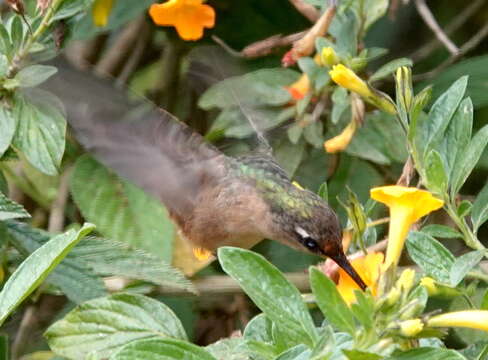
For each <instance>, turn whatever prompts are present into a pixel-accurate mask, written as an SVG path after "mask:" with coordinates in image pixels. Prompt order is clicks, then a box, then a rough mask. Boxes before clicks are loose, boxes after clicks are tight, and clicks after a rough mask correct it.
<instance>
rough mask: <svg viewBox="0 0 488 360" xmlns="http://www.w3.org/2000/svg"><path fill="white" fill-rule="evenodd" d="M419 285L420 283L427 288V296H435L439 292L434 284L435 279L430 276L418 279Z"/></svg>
mask: <svg viewBox="0 0 488 360" xmlns="http://www.w3.org/2000/svg"><path fill="white" fill-rule="evenodd" d="M420 285H422V286H423V287H424V288H425V290H427V293H428V294H429V296H435V295H437V294H438V293H439V289H438V288H437V286H436V284H435V280H434V279H432V278H431V277H428V276H426V277H423V278H422V279H421V280H420Z"/></svg>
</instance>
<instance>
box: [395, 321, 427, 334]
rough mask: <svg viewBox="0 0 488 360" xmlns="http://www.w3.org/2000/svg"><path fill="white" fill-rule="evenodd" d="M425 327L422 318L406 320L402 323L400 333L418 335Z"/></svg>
mask: <svg viewBox="0 0 488 360" xmlns="http://www.w3.org/2000/svg"><path fill="white" fill-rule="evenodd" d="M423 329H424V324H423V322H422V320H420V319H411V320H405V321H402V322H401V323H400V333H401V334H402V335H403V336H406V337H412V336H415V335H417V334H418V333H419V332H421V331H422V330H423Z"/></svg>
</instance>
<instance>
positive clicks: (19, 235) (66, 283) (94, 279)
mask: <svg viewBox="0 0 488 360" xmlns="http://www.w3.org/2000/svg"><path fill="white" fill-rule="evenodd" d="M7 231H8V234H9V235H10V242H11V243H12V244H13V245H14V246H15V248H16V249H17V250H18V251H19V252H20V253H21V254H23V255H25V256H28V255H29V254H31V253H33V252H34V251H36V250H37V249H38V248H40V247H41V246H43V245H44V244H46V243H48V242H49V239H50V238H51V237H52V236H51V235H50V234H49V233H47V232H45V231H42V230H39V229H35V228H32V227H31V226H29V225H27V224H23V223H20V222H14V221H10V222H8V223H7ZM84 241H85V239H84V240H82V241H80V243H78V244H77V246H76V247H78V246H80V244H81V243H83V242H84ZM76 247H75V248H73V249H72V250H71V251H70V253H69V254H68V255H67V256H66V257H65V258H64V259H63V261H61V263H60V264H59V265H58V266H56V268H55V269H54V270H53V271H52V272H51V274H50V275H49V276H48V277H47V279H46V280H45V281H46V283H48V284H50V285H52V286H54V287H55V288H59V289H60V290H61V291H62V292H63V293H64V294H65V295H66V296H67V297H68V299H70V300H71V301H73V302H74V303H76V304H78V303H81V302H83V301H86V300H91V299H94V298H97V297H101V296H105V295H107V291H106V289H105V284H104V283H103V281H102V279H101V278H100V277H98V276H97V274H95V273H94V271H93V270H92V269H91V268H90V266H89V265H88V264H87V263H86V262H85V261H83V259H80V258H78V257H77V256H76V254H75V249H76Z"/></svg>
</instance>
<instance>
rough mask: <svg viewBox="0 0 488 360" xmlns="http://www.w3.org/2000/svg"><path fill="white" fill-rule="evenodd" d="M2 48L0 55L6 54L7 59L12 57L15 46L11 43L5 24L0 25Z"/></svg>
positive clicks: (0, 43) (0, 44)
mask: <svg viewBox="0 0 488 360" xmlns="http://www.w3.org/2000/svg"><path fill="white" fill-rule="evenodd" d="M0 48H1V49H2V51H0V53H2V54H5V55H6V57H7V59H9V58H10V57H11V56H12V51H13V46H12V43H11V42H10V36H9V34H8V31H7V29H6V28H5V26H3V24H1V23H0Z"/></svg>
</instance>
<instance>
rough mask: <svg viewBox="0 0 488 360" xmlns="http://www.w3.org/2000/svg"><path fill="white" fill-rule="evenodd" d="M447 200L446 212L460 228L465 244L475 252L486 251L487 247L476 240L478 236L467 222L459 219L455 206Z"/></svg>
mask: <svg viewBox="0 0 488 360" xmlns="http://www.w3.org/2000/svg"><path fill="white" fill-rule="evenodd" d="M446 196H447V195H446ZM446 200H447V201H446V212H447V213H448V215H449V216H450V217H451V219H452V221H454V223H455V224H456V226H457V227H458V228H459V230H460V231H461V233H462V234H463V237H464V242H465V243H466V245H467V246H469V247H470V248H472V249H475V250H484V249H485V247H484V246H483V244H482V243H481V242H480V241H479V240H478V239H477V238H476V236H475V235H474V234H473V232H472V231H471V229H470V228H469V227H468V225H467V224H466V222H465V221H464V220H463V219H461V218H459V216H458V215H457V213H456V210H455V206H454V205H453V204H452V202H451V201H450V199H446Z"/></svg>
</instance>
